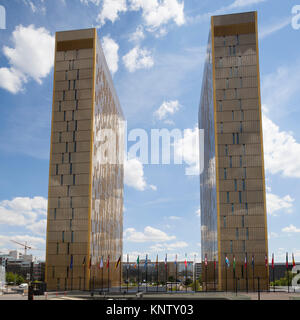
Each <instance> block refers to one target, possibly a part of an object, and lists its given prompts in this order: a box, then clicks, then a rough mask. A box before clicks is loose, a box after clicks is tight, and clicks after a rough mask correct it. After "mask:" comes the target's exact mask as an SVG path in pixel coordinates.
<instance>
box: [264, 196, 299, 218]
mask: <svg viewBox="0 0 300 320" xmlns="http://www.w3.org/2000/svg"><path fill="white" fill-rule="evenodd" d="M266 198H267V212H268V214H269V215H275V212H277V211H279V210H286V211H287V212H288V213H290V212H291V208H292V207H293V202H294V201H295V200H294V199H292V198H291V196H289V195H287V196H285V197H283V198H280V197H279V196H277V195H275V194H272V193H269V192H267V195H266Z"/></svg>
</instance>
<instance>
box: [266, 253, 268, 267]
mask: <svg viewBox="0 0 300 320" xmlns="http://www.w3.org/2000/svg"><path fill="white" fill-rule="evenodd" d="M265 266H266V269H267V268H268V257H267V255H265Z"/></svg>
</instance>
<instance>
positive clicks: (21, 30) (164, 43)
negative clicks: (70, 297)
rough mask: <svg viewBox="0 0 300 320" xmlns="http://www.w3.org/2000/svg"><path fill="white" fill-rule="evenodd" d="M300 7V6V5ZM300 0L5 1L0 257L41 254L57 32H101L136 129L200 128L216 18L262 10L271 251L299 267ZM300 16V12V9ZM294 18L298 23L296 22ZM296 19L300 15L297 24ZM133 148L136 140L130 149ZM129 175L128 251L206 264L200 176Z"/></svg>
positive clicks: (179, 171)
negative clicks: (25, 251) (23, 247)
mask: <svg viewBox="0 0 300 320" xmlns="http://www.w3.org/2000/svg"><path fill="white" fill-rule="evenodd" d="M297 2H298V3H297ZM298 4H299V5H300V1H292V0H286V1H281V0H223V1H219V0H216V1H211V0H210V1H208V0H207V1H206V0H202V1H196V0H161V1H158V0H127V1H126V0H115V1H112V0H72V1H71V0H51V1H50V0H31V1H30V0H0V5H2V6H3V7H4V8H5V9H6V29H5V30H1V29H0V251H2V252H6V251H7V250H8V249H15V248H16V247H15V245H14V244H13V243H12V242H11V241H10V240H11V239H14V240H19V241H21V242H22V241H28V243H30V244H32V245H33V246H34V247H35V248H38V249H40V250H37V251H33V254H34V255H36V256H39V257H41V258H43V256H44V247H45V222H46V208H47V196H48V171H49V151H50V117H51V107H52V88H53V87H52V81H53V44H54V34H55V32H56V31H62V30H69V29H81V28H90V27H97V28H98V36H99V37H100V39H101V41H102V43H103V48H104V52H105V55H106V58H107V61H108V65H109V67H110V70H111V72H112V74H113V80H114V84H115V87H116V90H117V93H118V96H119V99H120V102H121V106H122V109H123V111H124V114H125V117H126V119H127V121H128V130H129V131H130V130H132V129H135V128H141V129H144V130H146V131H147V132H148V133H150V131H151V129H154V128H156V129H160V128H167V129H170V130H172V129H174V128H179V129H181V130H184V129H190V130H189V131H188V134H187V136H186V138H187V139H188V138H189V137H191V136H193V135H194V134H195V133H196V131H194V128H195V126H196V124H197V118H198V105H199V100H200V91H201V83H202V72H203V64H204V57H205V50H206V45H207V39H208V32H209V22H210V16H211V15H217V14H225V13H235V12H244V11H253V10H257V11H258V17H259V21H258V22H259V37H260V43H259V47H260V68H261V80H262V83H261V85H262V103H263V114H264V116H263V120H264V122H263V125H264V147H265V168H266V184H267V200H268V201H267V205H268V233H269V253H270V255H271V254H272V252H274V253H275V257H276V259H277V261H284V259H285V252H286V251H288V252H290V253H292V252H294V253H295V257H296V258H297V259H298V260H300V247H299V243H300V242H299V241H300V219H299V209H300V203H299V200H298V199H297V195H298V193H299V191H300V161H299V157H300V129H299V119H300V110H299V98H300V96H299V95H300V91H299V90H298V87H299V83H300V57H299V52H300V41H299V38H300V29H297V28H295V26H296V27H297V24H295V23H294V24H292V19H293V14H292V8H293V7H294V6H295V5H298ZM299 12H300V10H299ZM294 19H295V21H297V19H296V18H294ZM298 21H299V23H300V19H298ZM129 146H130V144H129ZM187 152H188V157H189V162H188V164H184V165H174V164H173V165H172V164H171V165H143V164H142V163H140V162H139V161H138V160H133V161H131V162H130V163H129V164H127V167H126V178H125V181H126V185H125V192H124V200H125V211H124V253H125V254H126V253H129V254H130V256H131V258H132V259H134V257H136V255H137V254H140V255H142V256H143V255H146V253H148V254H149V256H150V258H152V259H153V258H154V257H155V256H156V253H159V255H160V258H161V259H163V258H164V256H165V253H166V252H168V256H169V257H170V259H172V258H173V257H174V256H175V254H178V257H179V259H184V256H185V253H187V255H188V257H189V258H190V259H194V255H195V254H196V255H197V256H196V258H197V260H198V259H199V258H200V252H201V247H200V216H199V202H200V199H199V197H200V193H199V189H200V186H199V176H197V175H186V169H187V168H188V167H191V168H192V167H193V165H195V163H194V162H195V161H196V160H195V158H196V156H197V154H196V152H194V151H193V150H187Z"/></svg>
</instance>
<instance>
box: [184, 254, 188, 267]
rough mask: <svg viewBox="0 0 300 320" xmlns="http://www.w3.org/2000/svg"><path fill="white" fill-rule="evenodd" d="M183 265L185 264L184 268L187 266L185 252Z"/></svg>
mask: <svg viewBox="0 0 300 320" xmlns="http://www.w3.org/2000/svg"><path fill="white" fill-rule="evenodd" d="M184 265H185V268H187V261H186V254H185V260H184Z"/></svg>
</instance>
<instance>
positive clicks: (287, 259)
mask: <svg viewBox="0 0 300 320" xmlns="http://www.w3.org/2000/svg"><path fill="white" fill-rule="evenodd" d="M214 263H215V266H216V261H214ZM235 264H236V262H235V256H233V269H235ZM251 264H252V268H254V265H255V263H254V255H252V262H251ZM292 264H293V267H295V266H296V262H295V257H294V254H292ZM225 265H226V266H227V268H229V267H230V261H229V259H228V257H227V256H226V257H225ZM247 265H248V261H247V255H245V268H247ZM268 265H269V264H268V257H267V255H265V267H266V268H268ZM205 266H207V256H205ZM288 267H289V256H288V253H286V268H287V269H288ZM272 269H274V253H273V254H272Z"/></svg>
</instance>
